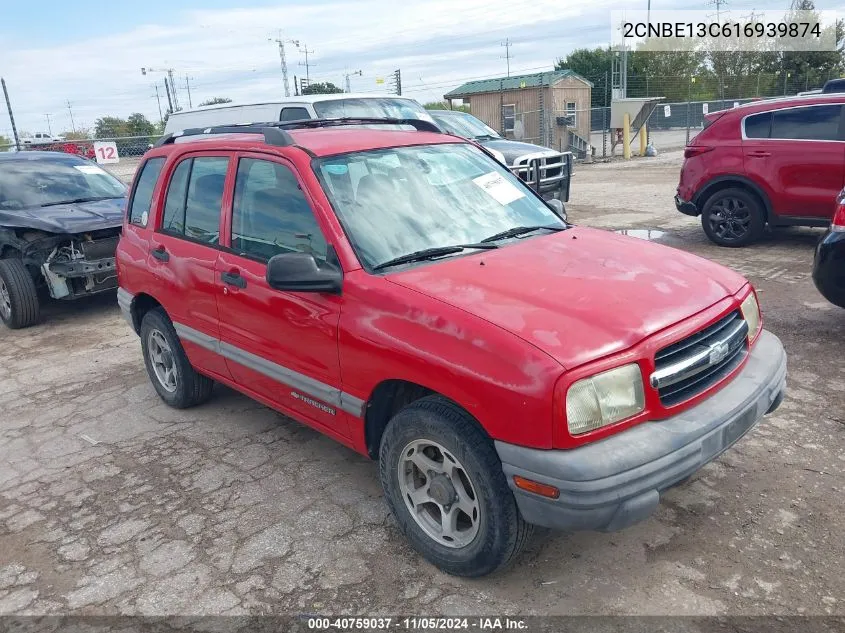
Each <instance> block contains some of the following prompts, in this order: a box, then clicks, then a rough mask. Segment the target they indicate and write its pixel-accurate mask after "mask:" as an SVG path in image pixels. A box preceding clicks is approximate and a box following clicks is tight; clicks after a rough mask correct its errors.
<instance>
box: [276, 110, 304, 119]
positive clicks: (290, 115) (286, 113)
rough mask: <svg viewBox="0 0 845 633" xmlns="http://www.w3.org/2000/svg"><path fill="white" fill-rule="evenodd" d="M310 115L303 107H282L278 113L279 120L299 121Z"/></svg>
mask: <svg viewBox="0 0 845 633" xmlns="http://www.w3.org/2000/svg"><path fill="white" fill-rule="evenodd" d="M310 118H311V115H310V114H308V110H306V109H305V108H282V112H281V114H280V115H279V121H301V120H302V119H310Z"/></svg>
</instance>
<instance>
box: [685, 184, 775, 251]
mask: <svg viewBox="0 0 845 633" xmlns="http://www.w3.org/2000/svg"><path fill="white" fill-rule="evenodd" d="M731 196H732V197H734V198H739V199H740V200H742V201H743V202H744V203H745V205H746V206H747V207H748V211H749V214H750V215H751V223H750V226H749V230H748V233H747V234H746V235H745V236H744V237H743V238H742V239H739V240H731V241H728V240H724V239H722V238H720V237H719V236H718V235H716V234H715V233H713V231H712V230H711V228H710V210H711V209H712V208H713V205H714V204H715V203H716V202H718V201H719V200H721V199H722V198H727V197H731ZM701 228H703V229H704V233H705V234H706V235H707V237H708V238H709V239H710V241H711V242H713V243H714V244H718V245H719V246H727V247H729V248H738V247H740V246H748V245H749V244H751V243H752V242H756V241H757V240H759V239H760V238H761V237H763V231H764V230H765V228H766V220H765V215H764V209H763V205H762V204H761V203H760V200H759V199H758V198H757V196H755V195H754V194H752V193H750V192H748V191H747V190H746V189H740V188H739V187H731V188H729V189H722V190H721V191H717V192H716V193H714V194H713V195H712V196H710V197H709V198H708V199H707V202H705V203H704V208H703V209H702V210H701Z"/></svg>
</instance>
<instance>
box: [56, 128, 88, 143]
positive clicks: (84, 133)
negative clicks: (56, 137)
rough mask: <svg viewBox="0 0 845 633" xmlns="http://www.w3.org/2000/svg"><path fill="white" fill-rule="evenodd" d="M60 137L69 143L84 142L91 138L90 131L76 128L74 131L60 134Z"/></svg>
mask: <svg viewBox="0 0 845 633" xmlns="http://www.w3.org/2000/svg"><path fill="white" fill-rule="evenodd" d="M62 136H64V137H65V138H66V139H67V140H69V141H85V140H87V139H89V138H91V130H89V129H88V128H87V127H78V128H76V130H71V131H67V132H62Z"/></svg>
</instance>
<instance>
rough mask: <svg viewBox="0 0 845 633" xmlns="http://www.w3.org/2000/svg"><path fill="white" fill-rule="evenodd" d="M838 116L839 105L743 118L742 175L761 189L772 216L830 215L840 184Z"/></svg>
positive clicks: (842, 151)
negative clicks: (747, 176) (765, 196)
mask: <svg viewBox="0 0 845 633" xmlns="http://www.w3.org/2000/svg"><path fill="white" fill-rule="evenodd" d="M841 112H842V105H841V104H822V105H811V106H799V107H793V108H784V109H782V110H775V111H773V112H762V113H760V114H753V115H750V116H748V117H746V118H745V120H744V124H743V141H742V150H743V160H744V164H745V171H746V173H747V174H748V175H749V176H750V177H751V178H752V179H753V180H754V181H755V182H757V183H758V184H760V185H761V186H763V187H764V188H765V189H766V190H767V193H768V195H769V200H770V201H771V203H772V210H773V211H774V213H775V214H776V215H778V216H785V217H803V218H829V217H831V216H832V215H833V210H834V207H835V201H836V196H837V194H838V193H839V192H840V191H841V189H842V186H843V184H845V143H843V140H845V136H844V135H843V120H842V116H841Z"/></svg>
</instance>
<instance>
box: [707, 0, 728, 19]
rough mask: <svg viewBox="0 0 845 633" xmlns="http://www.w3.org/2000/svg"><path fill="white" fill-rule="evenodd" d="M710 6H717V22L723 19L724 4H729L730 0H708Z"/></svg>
mask: <svg viewBox="0 0 845 633" xmlns="http://www.w3.org/2000/svg"><path fill="white" fill-rule="evenodd" d="M707 4H709V5H710V6H714V7H716V22H721V21H722V5H727V4H728V0H710V2H708V3H707Z"/></svg>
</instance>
